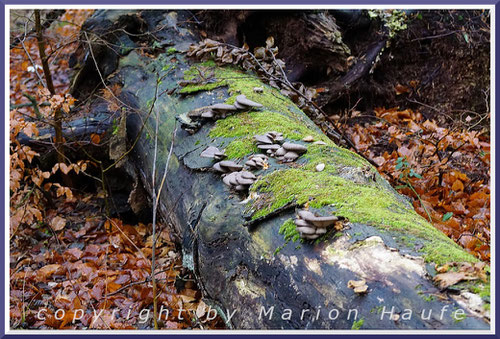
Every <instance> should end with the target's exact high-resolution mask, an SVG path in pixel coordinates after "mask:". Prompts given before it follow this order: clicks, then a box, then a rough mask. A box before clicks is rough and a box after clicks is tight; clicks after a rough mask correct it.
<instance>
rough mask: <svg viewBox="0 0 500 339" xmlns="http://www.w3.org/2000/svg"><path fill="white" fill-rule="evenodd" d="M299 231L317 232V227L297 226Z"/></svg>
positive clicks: (304, 232)
mask: <svg viewBox="0 0 500 339" xmlns="http://www.w3.org/2000/svg"><path fill="white" fill-rule="evenodd" d="M297 231H299V232H300V233H302V234H316V229H315V228H314V227H307V226H305V227H297Z"/></svg>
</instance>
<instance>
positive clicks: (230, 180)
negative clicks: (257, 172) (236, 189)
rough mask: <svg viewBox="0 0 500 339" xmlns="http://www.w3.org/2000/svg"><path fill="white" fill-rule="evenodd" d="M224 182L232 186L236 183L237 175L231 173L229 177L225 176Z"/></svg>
mask: <svg viewBox="0 0 500 339" xmlns="http://www.w3.org/2000/svg"><path fill="white" fill-rule="evenodd" d="M222 181H223V182H224V183H225V184H226V185H228V186H232V185H233V183H236V174H235V172H231V173H229V174H228V175H226V176H224V177H223V178H222Z"/></svg>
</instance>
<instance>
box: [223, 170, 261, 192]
mask: <svg viewBox="0 0 500 339" xmlns="http://www.w3.org/2000/svg"><path fill="white" fill-rule="evenodd" d="M255 180H257V178H256V177H255V175H253V173H251V172H248V171H239V172H231V173H229V174H225V175H224V177H223V178H222V181H223V182H224V183H225V184H226V185H228V186H229V187H231V188H234V189H235V190H237V191H246V190H247V189H248V188H249V187H250V185H252V184H253V183H254V182H255Z"/></svg>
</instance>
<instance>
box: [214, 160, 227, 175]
mask: <svg viewBox="0 0 500 339" xmlns="http://www.w3.org/2000/svg"><path fill="white" fill-rule="evenodd" d="M212 168H213V169H214V170H216V171H217V172H221V173H226V170H225V169H223V168H222V167H221V165H220V163H219V162H217V163H215V165H213V166H212Z"/></svg>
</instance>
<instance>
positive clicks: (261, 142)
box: [254, 132, 307, 162]
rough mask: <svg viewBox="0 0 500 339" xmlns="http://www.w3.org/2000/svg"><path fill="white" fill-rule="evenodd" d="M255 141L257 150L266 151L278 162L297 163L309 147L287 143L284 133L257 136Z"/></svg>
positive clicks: (268, 133)
mask: <svg viewBox="0 0 500 339" xmlns="http://www.w3.org/2000/svg"><path fill="white" fill-rule="evenodd" d="M254 139H255V141H256V143H257V148H258V149H260V150H262V151H265V152H266V153H267V154H268V155H269V156H271V157H276V159H277V160H278V161H283V162H292V161H295V160H296V159H297V158H298V157H299V156H300V155H301V154H303V153H305V152H307V147H305V146H303V145H300V144H295V143H292V142H285V143H283V141H284V140H285V139H284V137H283V133H279V132H267V133H266V134H264V135H255V136H254Z"/></svg>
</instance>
